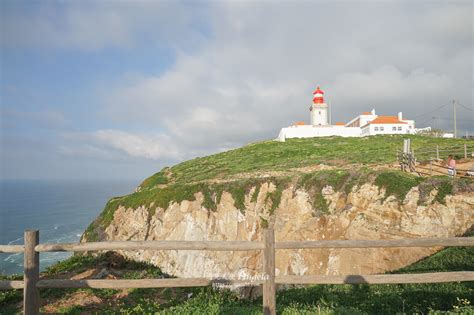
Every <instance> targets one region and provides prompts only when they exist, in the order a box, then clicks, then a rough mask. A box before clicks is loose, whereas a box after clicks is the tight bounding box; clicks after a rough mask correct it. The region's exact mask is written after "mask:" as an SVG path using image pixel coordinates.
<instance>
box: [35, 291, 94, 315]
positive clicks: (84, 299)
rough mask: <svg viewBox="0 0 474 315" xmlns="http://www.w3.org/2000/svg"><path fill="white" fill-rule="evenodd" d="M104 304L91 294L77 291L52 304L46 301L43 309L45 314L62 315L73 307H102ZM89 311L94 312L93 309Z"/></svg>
mask: <svg viewBox="0 0 474 315" xmlns="http://www.w3.org/2000/svg"><path fill="white" fill-rule="evenodd" d="M102 303H103V300H102V299H101V298H99V297H97V296H95V295H94V294H92V293H90V292H86V291H77V292H73V293H71V294H69V295H67V296H66V297H64V298H62V299H60V300H56V301H54V302H52V303H48V301H46V305H45V306H44V307H43V312H45V313H60V312H63V311H64V310H65V309H68V308H72V307H78V306H81V307H84V306H93V305H101V304H102ZM88 311H93V309H89V310H88Z"/></svg>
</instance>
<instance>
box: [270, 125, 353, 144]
mask: <svg viewBox="0 0 474 315" xmlns="http://www.w3.org/2000/svg"><path fill="white" fill-rule="evenodd" d="M331 136H340V137H360V136H361V130H360V128H358V127H353V128H351V127H344V126H326V127H317V126H312V125H304V126H291V127H287V128H282V129H281V130H280V134H279V135H278V139H277V140H279V141H285V139H289V138H314V137H331Z"/></svg>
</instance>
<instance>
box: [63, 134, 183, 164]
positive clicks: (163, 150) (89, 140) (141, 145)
mask: <svg viewBox="0 0 474 315" xmlns="http://www.w3.org/2000/svg"><path fill="white" fill-rule="evenodd" d="M62 137H63V139H64V140H65V141H64V145H62V146H61V147H60V149H59V153H61V154H63V155H69V156H84V157H95V158H100V159H107V160H109V159H110V160H114V159H123V158H124V155H125V156H128V157H132V158H144V159H150V160H159V159H161V160H180V159H181V158H182V156H181V153H180V150H179V148H178V146H177V145H176V144H175V143H174V142H173V141H172V140H171V139H170V138H169V137H168V136H166V135H162V134H140V133H131V132H126V131H121V130H113V129H104V130H97V131H95V132H91V133H84V132H75V133H64V134H63V135H62Z"/></svg>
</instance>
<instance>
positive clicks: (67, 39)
mask: <svg viewBox="0 0 474 315" xmlns="http://www.w3.org/2000/svg"><path fill="white" fill-rule="evenodd" d="M2 6H3V10H2V31H1V35H2V36H1V37H2V39H1V44H2V47H8V48H25V47H26V48H43V49H48V50H49V49H54V48H59V49H67V50H79V51H97V50H102V49H105V48H110V47H112V48H130V47H131V46H133V45H134V44H137V43H138V42H139V41H147V42H148V44H149V45H150V46H156V45H163V44H165V43H166V44H171V45H176V44H181V43H184V42H187V44H188V45H193V44H196V43H197V42H199V41H200V40H201V36H200V35H199V34H200V30H197V29H196V28H195V27H193V26H194V24H195V23H197V22H198V21H196V20H195V19H194V18H193V17H194V16H195V15H193V13H192V12H193V11H192V10H190V9H192V8H191V5H186V4H180V3H171V2H166V1H161V2H147V3H138V2H134V3H130V2H114V3H112V2H90V1H86V2H75V3H74V2H71V3H59V4H58V3H53V2H48V3H24V2H6V3H3V4H2ZM194 11H197V12H199V11H201V9H200V8H194ZM203 21H205V20H201V22H203Z"/></svg>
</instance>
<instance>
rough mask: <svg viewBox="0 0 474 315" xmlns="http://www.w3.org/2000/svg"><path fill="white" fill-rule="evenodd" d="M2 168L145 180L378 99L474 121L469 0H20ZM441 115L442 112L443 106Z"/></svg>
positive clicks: (7, 53)
mask: <svg viewBox="0 0 474 315" xmlns="http://www.w3.org/2000/svg"><path fill="white" fill-rule="evenodd" d="M0 8H1V22H0V23H1V25H0V26H1V30H0V32H1V34H0V35H1V38H0V45H1V46H0V47H1V51H0V52H1V55H0V58H1V68H0V75H1V81H0V83H1V91H0V106H1V120H0V124H1V126H0V127H1V129H0V133H1V134H0V141H1V142H0V151H1V152H0V162H1V165H0V178H4V179H7V178H8V179H30V178H34V179H143V178H145V177H147V176H149V175H151V174H153V173H155V172H157V171H159V170H160V169H161V168H162V167H164V166H170V165H173V164H176V163H179V162H180V161H184V160H187V159H190V158H195V157H199V156H204V155H208V154H211V153H216V152H221V151H225V150H228V149H232V148H236V147H239V146H242V145H245V144H247V143H251V142H256V141H261V140H266V139H274V138H276V137H277V135H278V132H279V130H280V128H282V127H286V126H288V125H291V124H293V123H294V122H296V121H306V122H308V123H309V111H308V109H309V106H310V104H311V100H312V91H313V90H314V88H315V87H316V86H317V85H320V86H321V88H322V89H323V90H324V91H325V93H326V94H325V96H326V100H328V101H329V103H330V106H331V112H332V121H333V122H336V121H342V122H347V121H349V120H350V119H351V118H353V117H355V116H356V115H358V114H360V113H362V112H365V111H370V110H371V109H373V108H375V109H376V111H377V113H378V114H383V115H396V114H397V113H398V112H399V111H402V112H403V115H404V117H406V118H409V119H415V120H416V124H417V127H426V126H432V127H435V128H442V129H445V130H448V131H451V130H452V129H453V121H452V117H453V104H452V100H453V99H455V100H457V104H459V105H457V106H456V108H457V115H458V121H457V125H458V132H459V134H462V135H464V134H466V133H470V134H474V110H473V108H474V104H473V91H474V84H473V82H474V78H473V56H474V55H473V43H474V42H473V4H472V2H471V1H416V2H415V1H212V2H205V1H88V0H85V1H76V2H73V1H21V0H19V1H10V0H4V1H1V2H0ZM433 117H434V118H433Z"/></svg>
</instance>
